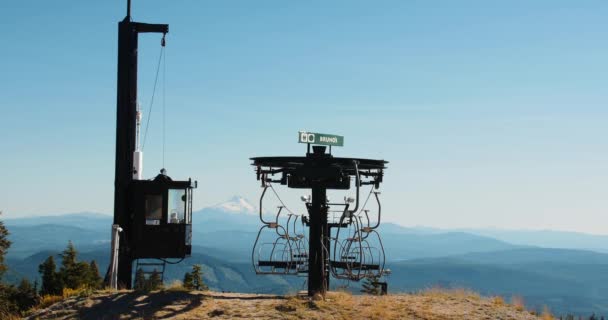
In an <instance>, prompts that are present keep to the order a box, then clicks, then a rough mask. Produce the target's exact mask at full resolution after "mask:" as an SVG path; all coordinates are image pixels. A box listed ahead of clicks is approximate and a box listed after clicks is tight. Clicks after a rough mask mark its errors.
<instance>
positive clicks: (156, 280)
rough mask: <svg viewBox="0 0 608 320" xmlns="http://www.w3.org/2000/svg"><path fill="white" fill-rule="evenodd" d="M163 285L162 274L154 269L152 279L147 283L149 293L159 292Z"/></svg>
mask: <svg viewBox="0 0 608 320" xmlns="http://www.w3.org/2000/svg"><path fill="white" fill-rule="evenodd" d="M162 285H163V280H162V279H161V278H160V273H159V272H158V271H156V269H154V271H153V272H152V274H151V275H150V278H149V279H148V281H147V288H146V290H147V291H152V290H157V289H159V288H160V287H162Z"/></svg>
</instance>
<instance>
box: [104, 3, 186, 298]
mask: <svg viewBox="0 0 608 320" xmlns="http://www.w3.org/2000/svg"><path fill="white" fill-rule="evenodd" d="M168 32H169V25H167V24H148V23H141V22H134V21H131V0H128V1H127V16H126V17H125V18H124V19H123V20H122V21H121V22H119V24H118V78H117V101H116V168H115V179H114V188H115V189H114V227H113V230H121V233H120V245H118V246H117V247H116V248H115V247H114V246H113V249H112V260H111V261H112V262H111V265H110V268H109V275H110V277H112V276H113V277H114V278H115V280H114V284H115V285H116V281H117V283H118V286H120V287H126V288H131V286H132V273H133V262H134V261H135V260H136V259H161V260H162V261H163V263H164V262H166V261H165V260H164V259H166V258H177V259H180V258H181V259H183V258H184V257H187V256H189V255H190V251H191V244H190V241H191V233H192V219H191V212H192V188H193V187H194V186H193V184H192V183H191V180H187V181H173V180H172V179H171V178H170V177H168V176H167V175H166V171H165V170H164V169H162V170H161V174H159V175H158V176H156V177H155V178H154V179H153V180H142V179H141V176H142V170H143V168H142V153H141V151H139V147H138V144H139V130H138V128H139V118H140V113H139V111H138V109H137V47H138V36H139V34H140V33H159V34H162V35H163V38H162V42H161V45H162V46H163V47H164V45H165V35H166V34H167V33H168ZM116 234H117V233H116ZM112 238H113V242H114V241H115V238H116V237H115V234H113V237H112ZM116 252H117V254H116ZM163 270H164V264H163ZM116 278H117V279H116ZM110 282H111V281H110Z"/></svg>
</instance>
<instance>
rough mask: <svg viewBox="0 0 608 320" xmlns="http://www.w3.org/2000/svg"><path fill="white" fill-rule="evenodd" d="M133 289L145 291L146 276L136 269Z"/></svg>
mask: <svg viewBox="0 0 608 320" xmlns="http://www.w3.org/2000/svg"><path fill="white" fill-rule="evenodd" d="M133 289H134V290H135V291H144V290H146V276H145V274H144V271H143V270H142V269H141V268H139V269H137V271H136V272H135V284H134V285H133Z"/></svg>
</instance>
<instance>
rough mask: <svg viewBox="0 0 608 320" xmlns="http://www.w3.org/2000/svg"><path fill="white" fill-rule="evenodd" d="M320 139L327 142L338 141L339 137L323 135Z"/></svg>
mask: <svg viewBox="0 0 608 320" xmlns="http://www.w3.org/2000/svg"><path fill="white" fill-rule="evenodd" d="M319 141H321V142H327V143H338V138H336V137H326V136H321V138H319Z"/></svg>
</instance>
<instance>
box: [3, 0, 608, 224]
mask: <svg viewBox="0 0 608 320" xmlns="http://www.w3.org/2000/svg"><path fill="white" fill-rule="evenodd" d="M124 2H126V1H115V0H114V1H96V2H91V1H75V0H73V1H68V0H60V1H52V2H50V1H14V0H13V1H3V2H2V3H0V21H2V22H1V23H2V28H0V39H2V41H3V44H2V50H1V51H0V52H1V55H0V56H1V57H2V59H0V70H1V72H0V96H1V97H2V99H1V100H0V111H1V116H0V136H1V137H2V138H1V139H0V150H2V152H1V154H2V156H1V157H0V167H1V168H2V170H1V171H0V209H2V210H4V212H5V217H17V216H27V215H40V214H54V213H65V212H77V211H98V212H105V213H111V208H112V201H113V174H114V171H113V170H114V169H113V166H114V139H115V136H114V135H115V128H114V126H115V108H116V106H115V101H116V93H115V90H116V50H117V48H116V40H117V39H116V38H117V34H116V33H117V22H118V21H119V20H121V19H122V18H123V17H124V15H125V3H124ZM607 14H608V2H606V1H599V0H598V1H591V0H590V1H559V0H550V1H549V0H547V1H541V0H539V1H458V2H457V1H331V2H330V1H299V2H297V1H213V2H212V1H194V0H192V1H179V2H177V1H141V0H139V1H138V0H134V4H133V14H132V15H133V18H134V20H136V21H142V22H157V23H168V24H170V33H169V35H168V36H167V49H166V58H167V59H166V71H167V74H166V95H165V97H166V112H167V117H166V123H167V153H166V167H167V168H168V170H169V174H170V175H171V176H173V177H174V178H186V177H189V176H192V177H193V178H196V179H197V180H198V181H199V189H198V190H197V192H196V199H195V207H196V208H200V207H204V206H208V205H212V204H215V203H218V202H222V201H224V200H225V199H228V198H230V197H231V196H232V195H242V196H245V197H246V198H249V199H251V200H254V201H255V200H256V199H257V197H258V196H259V192H260V190H259V185H258V183H257V181H255V176H254V174H253V172H252V169H251V167H250V166H249V161H248V158H249V157H252V156H262V155H299V154H303V152H304V147H303V146H302V145H298V144H297V143H296V136H297V131H298V130H301V129H307V130H311V131H317V132H328V133H335V134H340V135H344V136H345V137H346V140H345V147H344V148H342V149H339V150H335V154H336V155H339V156H355V157H369V158H384V159H386V160H388V161H390V164H389V169H388V171H387V172H386V182H385V184H384V186H383V195H382V197H383V199H384V203H385V207H384V209H385V211H384V212H385V218H386V220H388V221H394V222H398V223H401V224H403V225H426V226H434V227H443V228H455V227H489V226H493V227H501V228H525V229H559V230H576V231H585V232H592V233H603V234H608V229H606V225H608V214H607V213H608V212H607V208H608V191H607V190H608V187H607V185H606V183H607V181H608V139H607V138H606V137H607V136H608V129H607V126H606V124H607V122H608V109H607V102H608V90H607V85H608V62H607V57H608V43H607V42H606V39H608V24H606V22H605V18H606V16H607ZM159 44H160V37H159V36H158V35H144V36H141V37H140V61H139V68H140V74H139V81H140V88H139V89H140V90H139V100H140V103H141V105H142V107H143V108H144V112H145V113H146V115H147V109H148V106H149V103H150V96H151V92H152V85H153V80H154V72H155V70H156V69H155V68H156V62H157V58H158V54H159V50H160V45H159ZM158 97H160V96H157V99H156V103H155V106H154V110H153V113H152V119H151V127H150V133H149V137H148V142H147V146H146V149H145V161H144V163H145V175H146V176H148V177H152V176H153V175H155V174H156V172H157V170H158V169H160V167H161V166H162V162H161V153H160V151H161V122H160V119H161V117H160V115H161V114H160V113H159V111H160V107H161V104H160V103H159V102H160V101H161V99H160V98H158ZM284 195H285V196H284V197H285V200H286V201H287V202H288V203H291V206H292V207H293V208H298V209H304V208H303V206H302V205H301V203H299V202H298V198H297V197H296V195H299V194H296V193H294V192H289V191H286V190H284Z"/></svg>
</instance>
